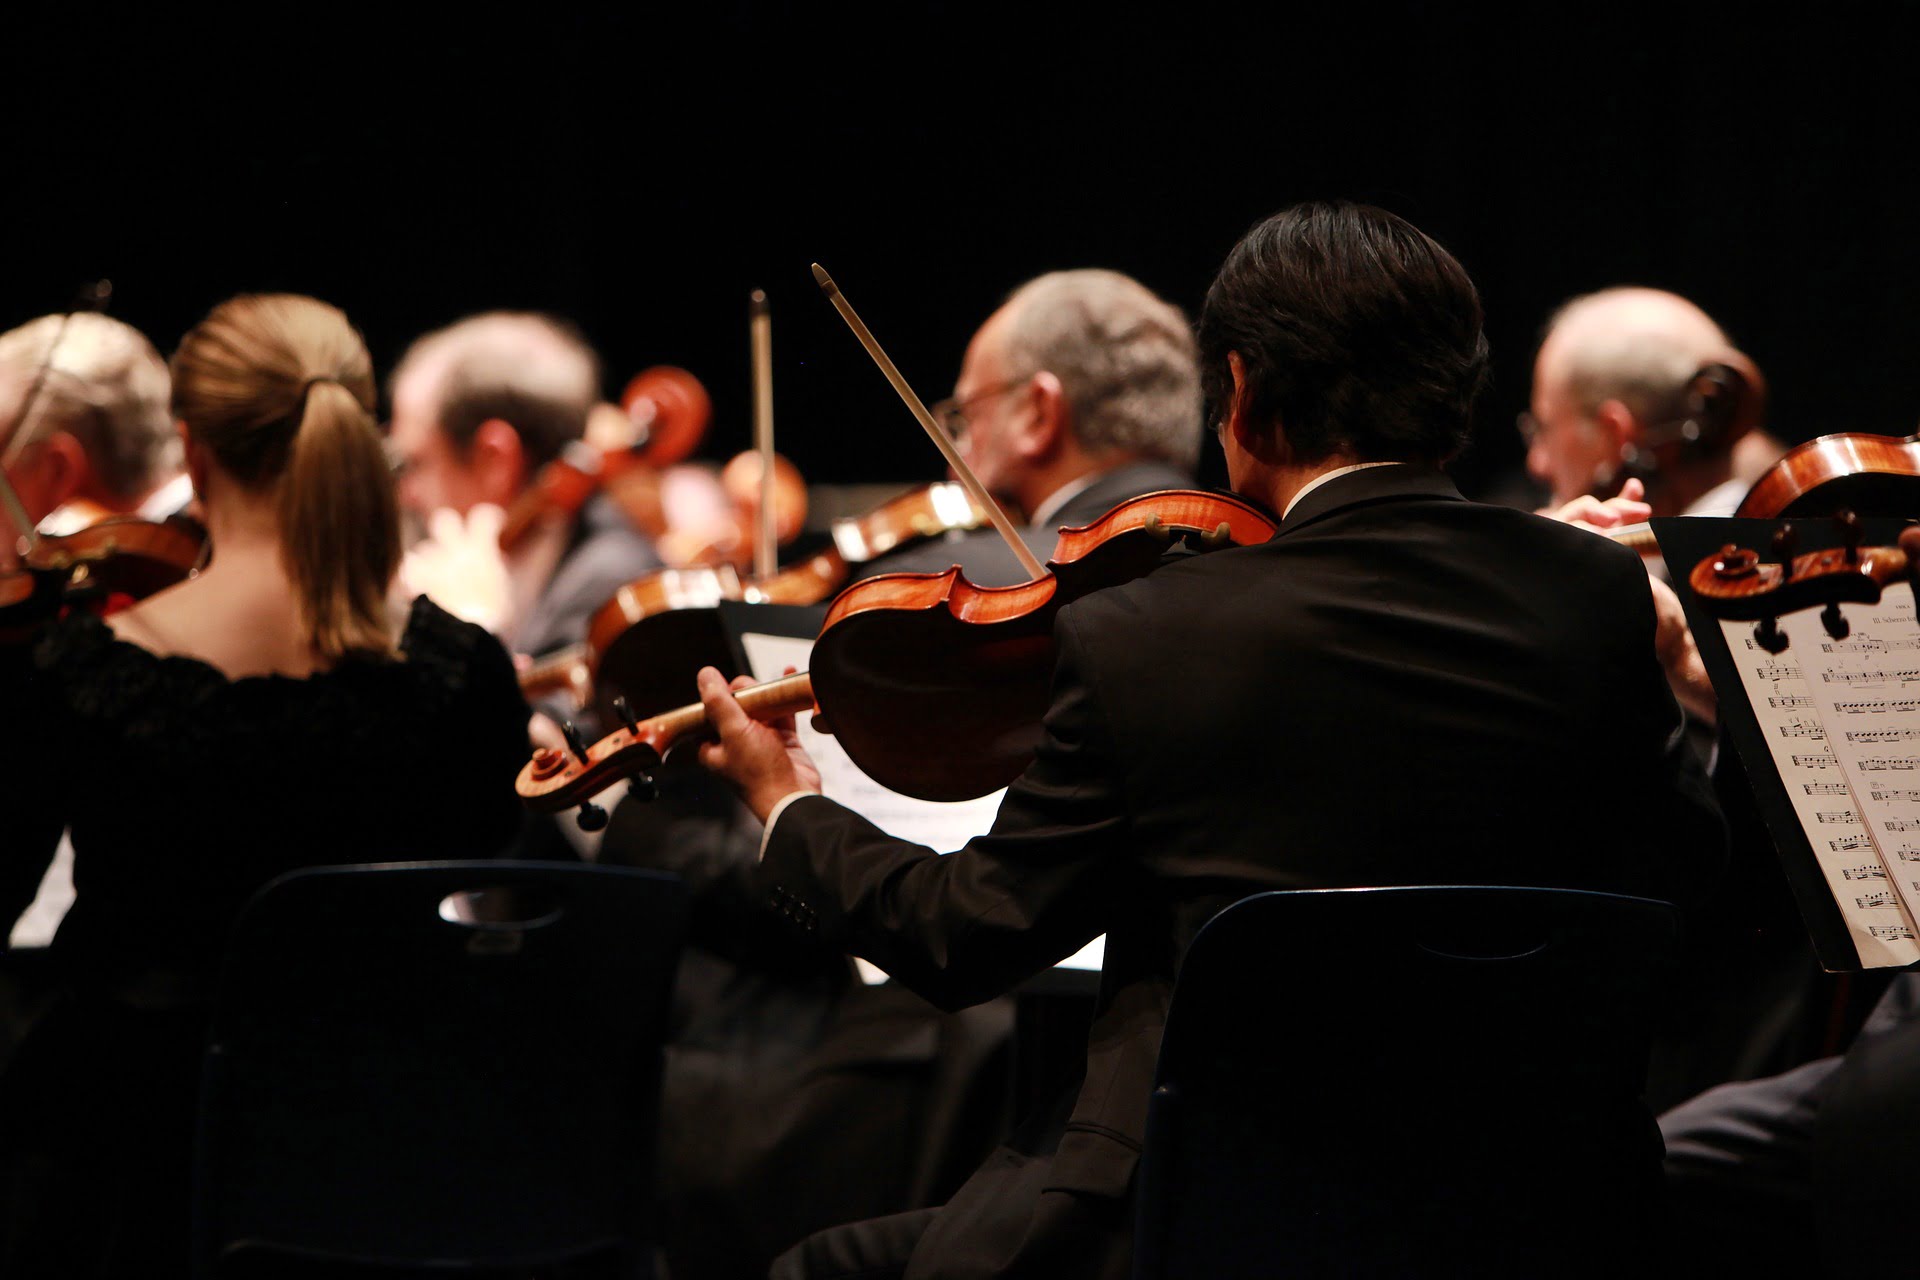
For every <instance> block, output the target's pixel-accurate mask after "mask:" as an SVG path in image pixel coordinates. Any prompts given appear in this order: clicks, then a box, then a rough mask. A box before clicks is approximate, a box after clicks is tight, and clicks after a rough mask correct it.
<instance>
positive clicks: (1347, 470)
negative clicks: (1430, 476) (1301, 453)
mask: <svg viewBox="0 0 1920 1280" xmlns="http://www.w3.org/2000/svg"><path fill="white" fill-rule="evenodd" d="M1406 465H1407V464H1406V463H1404V462H1356V463H1354V464H1353V465H1352V466H1350V467H1335V468H1334V469H1333V470H1331V471H1326V472H1322V473H1321V474H1319V475H1317V476H1315V477H1314V478H1313V479H1311V480H1309V481H1307V482H1306V483H1305V484H1303V485H1301V486H1300V491H1299V492H1298V493H1295V494H1294V495H1293V498H1292V499H1291V500H1290V501H1289V502H1288V503H1287V509H1286V510H1285V511H1282V512H1281V513H1280V518H1281V519H1282V520H1285V519H1286V518H1287V517H1288V516H1290V515H1292V514H1293V509H1294V508H1295V507H1297V506H1299V505H1300V499H1302V498H1304V497H1306V496H1307V495H1308V494H1310V493H1312V492H1313V491H1314V490H1315V489H1318V488H1319V487H1320V486H1321V485H1323V484H1325V483H1326V482H1327V481H1329V480H1338V479H1339V478H1340V477H1341V476H1344V475H1350V474H1352V473H1353V472H1355V471H1365V470H1366V469H1367V468H1368V467H1404V466H1406Z"/></svg>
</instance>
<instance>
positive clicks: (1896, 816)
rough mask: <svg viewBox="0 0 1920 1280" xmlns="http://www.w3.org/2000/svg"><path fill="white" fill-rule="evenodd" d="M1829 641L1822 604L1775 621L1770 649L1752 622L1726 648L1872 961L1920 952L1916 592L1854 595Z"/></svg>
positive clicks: (1733, 629)
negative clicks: (1859, 598)
mask: <svg viewBox="0 0 1920 1280" xmlns="http://www.w3.org/2000/svg"><path fill="white" fill-rule="evenodd" d="M1841 611H1842V613H1843V615H1844V616H1845V617H1846V619H1847V621H1848V623H1849V624H1850V626H1851V632H1850V634H1849V635H1848V636H1847V638H1846V639H1844V640H1835V639H1833V638H1832V637H1831V636H1829V635H1828V634H1827V632H1826V628H1825V627H1824V626H1822V625H1821V622H1820V615H1819V611H1818V610H1811V609H1809V610H1804V611H1801V612H1798V613H1792V614H1788V615H1787V616H1785V617H1783V618H1781V619H1780V630H1781V632H1782V633H1784V634H1785V635H1786V637H1787V640H1788V647H1787V649H1786V651H1785V652H1783V653H1781V654H1779V655H1774V654H1770V653H1768V652H1767V651H1766V650H1765V649H1763V648H1761V647H1760V645H1759V643H1758V642H1757V641H1755V640H1754V638H1753V635H1754V624H1753V623H1751V622H1722V623H1721V626H1722V628H1723V629H1724V631H1725V634H1726V639H1727V646H1728V648H1729V649H1731V650H1732V652H1733V659H1734V665H1735V666H1736V667H1737V668H1738V669H1739V671H1740V679H1741V682H1742V684H1743V685H1744V687H1745V690H1746V693H1747V697H1748V700H1749V701H1750V702H1751V703H1752V704H1753V710H1754V714H1755V716H1756V717H1757V718H1758V719H1759V721H1760V730H1761V733H1762V734H1763V736H1764V737H1765V738H1766V741H1767V747H1768V750H1769V751H1770V752H1771V753H1772V755H1773V762H1774V766H1775V767H1776V768H1777V769H1778V770H1779V772H1780V780H1781V782H1782V783H1784V784H1785V786H1786V788H1787V795H1788V797H1789V798H1790V799H1791V800H1792V802H1793V808H1794V813H1795V814H1796V815H1797V816H1798V817H1799V819H1800V823H1801V826H1802V827H1804V828H1805V830H1806V833H1807V839H1808V842H1809V843H1810V844H1811V845H1812V846H1813V853H1814V857H1815V859H1816V860H1817V861H1818V863H1819V865H1820V870H1821V871H1822V873H1823V874H1824V875H1825V876H1826V880H1827V887H1828V889H1829V890H1830V891H1831V892H1832V894H1833V899H1834V901H1835V902H1836V903H1838V904H1839V907H1840V914H1841V917H1842V918H1843V919H1844V920H1845V921H1846V924H1847V929H1848V932H1849V934H1850V935H1851V937H1852V939H1853V944H1854V947H1855V949H1856V950H1857V951H1858V952H1859V954H1860V960H1861V963H1862V964H1864V965H1867V966H1868V967H1876V968H1877V967H1884V966H1889V965H1905V964H1912V963H1914V962H1916V961H1920V938H1917V937H1916V931H1915V928H1914V920H1915V918H1916V908H1917V907H1920V621H1917V620H1916V616H1915V611H1914V599H1913V591H1912V589H1911V588H1910V587H1908V586H1907V585H1905V584H1899V585H1895V586H1892V587H1889V588H1887V590H1886V592H1885V594H1884V595H1883V596H1882V598H1881V602H1880V603H1879V604H1877V605H1856V604H1849V605H1843V606H1841Z"/></svg>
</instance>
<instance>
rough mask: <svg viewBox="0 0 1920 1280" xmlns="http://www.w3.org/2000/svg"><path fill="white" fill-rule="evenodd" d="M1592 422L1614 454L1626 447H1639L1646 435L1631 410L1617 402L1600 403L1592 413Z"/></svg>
mask: <svg viewBox="0 0 1920 1280" xmlns="http://www.w3.org/2000/svg"><path fill="white" fill-rule="evenodd" d="M1593 420H1594V422H1595V423H1597V424H1598V425H1599V427H1600V432H1601V434H1602V435H1603V436H1605V437H1606V440H1607V443H1608V444H1609V445H1611V446H1612V448H1613V449H1614V451H1615V452H1618V451H1619V450H1621V449H1624V448H1625V447H1626V446H1628V445H1636V446H1637V445H1639V444H1640V442H1641V440H1642V438H1643V437H1644V436H1645V435H1646V431H1645V429H1644V428H1643V427H1642V426H1641V424H1640V419H1639V418H1637V417H1635V416H1634V413H1633V410H1631V409H1629V408H1627V406H1626V405H1625V403H1623V402H1622V401H1619V400H1607V401H1604V402H1602V404H1601V405H1600V407H1599V408H1598V409H1595V410H1594V411H1593Z"/></svg>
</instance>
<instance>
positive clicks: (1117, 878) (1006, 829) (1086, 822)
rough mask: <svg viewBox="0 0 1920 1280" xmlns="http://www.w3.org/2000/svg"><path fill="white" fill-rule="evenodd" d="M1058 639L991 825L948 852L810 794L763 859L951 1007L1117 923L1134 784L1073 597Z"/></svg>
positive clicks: (898, 974) (828, 920) (829, 926)
mask: <svg viewBox="0 0 1920 1280" xmlns="http://www.w3.org/2000/svg"><path fill="white" fill-rule="evenodd" d="M1055 639H1056V642H1057V651H1058V659H1057V665H1056V667H1055V669H1054V683H1053V697H1052V704H1051V707H1050V709H1049V710H1048V712H1047V717H1046V722H1045V725H1044V727H1043V734H1042V739H1041V743H1040V746H1039V750H1038V752H1037V753H1036V755H1035V757H1034V760H1033V763H1032V764H1031V765H1029V766H1028V767H1027V770H1026V772H1025V773H1023V774H1022V775H1021V776H1020V778H1019V779H1018V780H1017V781H1015V782H1014V784H1013V785H1012V786H1011V787H1010V788H1008V790H1007V795H1006V799H1005V800H1003V801H1002V802H1001V805H1000V812H999V814H998V816H997V817H996V818H995V819H994V824H993V829H992V831H991V832H990V833H989V834H987V835H984V836H981V837H979V838H977V839H975V840H973V841H972V842H970V843H969V844H968V845H967V846H966V847H965V848H964V849H961V850H959V851H958V852H956V853H949V854H945V855H942V854H939V853H937V852H935V851H934V850H932V849H928V848H926V847H924V846H921V845H916V844H912V843H910V842H908V841H905V840H899V839H895V838H894V837H892V836H889V835H887V834H886V833H885V832H883V831H881V830H880V829H879V828H878V827H875V826H874V825H873V824H872V823H870V822H868V821H866V820H865V819H864V818H862V817H860V816H859V815H858V814H855V813H853V812H852V811H850V810H848V809H846V808H843V807H842V806H840V805H838V804H836V803H835V802H833V801H831V800H828V799H826V798H825V797H817V796H809V797H805V798H802V799H801V800H798V801H796V802H795V803H793V804H791V805H789V806H788V807H787V809H786V811H785V812H784V813H782V814H781V815H780V818H779V821H778V822H776V823H775V824H774V828H773V832H772V835H771V837H770V838H769V840H768V844H767V852H766V857H765V859H764V860H763V861H762V863H761V868H760V875H761V881H762V883H763V884H764V885H766V886H767V888H768V891H769V896H770V897H771V899H772V902H773V906H774V909H775V910H776V911H779V912H781V913H782V914H784V915H786V916H787V917H788V918H790V919H792V920H793V921H794V922H795V923H796V924H798V925H799V926H800V927H801V928H802V929H804V930H806V931H807V932H809V933H814V934H817V935H819V936H821V937H822V938H823V939H825V940H829V941H834V942H837V943H839V944H840V945H843V946H845V947H846V948H847V949H848V950H850V951H852V952H853V953H854V954H855V955H859V956H864V957H866V958H867V959H869V960H871V961H873V962H874V963H875V964H877V965H879V966H880V967H881V968H883V969H885V970H886V971H887V972H888V973H889V974H891V975H892V976H893V977H894V978H895V979H897V980H898V981H900V982H902V983H904V984H905V985H906V986H907V987H909V988H911V989H912V990H914V991H916V992H918V993H919V994H920V995H922V996H924V997H925V998H927V999H928V1000H931V1001H932V1002H934V1003H935V1004H938V1005H940V1006H942V1007H944V1008H949V1009H957V1008H962V1007H964V1006H966V1005H969V1004H975V1003H978V1002H979V1001H981V1000H985V999H987V998H989V997H991V996H994V995H997V994H999V993H1000V992H1003V991H1005V990H1007V989H1008V988H1009V987H1011V986H1013V985H1014V984H1015V983H1017V982H1019V981H1020V980H1021V979H1022V978H1025V977H1027V976H1029V975H1031V974H1033V973H1037V972H1039V971H1040V970H1042V969H1045V968H1047V967H1048V966H1049V965H1052V964H1053V963H1054V962H1056V961H1058V960H1061V959H1064V958H1065V957H1067V956H1069V955H1071V954H1073V953H1074V952H1075V951H1077V950H1079V949H1080V948H1081V947H1083V946H1085V945H1086V944H1087V943H1088V942H1090V941H1092V940H1093V939H1094V938H1096V937H1098V936H1099V935H1100V934H1101V933H1102V932H1104V931H1105V929H1106V927H1107V921H1108V920H1109V918H1110V912H1109V910H1108V907H1109V904H1110V903H1112V902H1113V901H1114V900H1115V897H1116V893H1117V890H1118V886H1119V884H1120V882H1121V880H1122V878H1123V876H1124V875H1125V873H1126V866H1127V859H1126V856H1125V854H1126V850H1127V831H1128V824H1127V816H1126V812H1125V803H1124V790H1123V787H1122V784H1121V778H1120V773H1119V768H1118V765H1117V763H1116V760H1115V757H1114V753H1113V745H1112V742H1111V739H1110V737H1109V735H1108V733H1107V728H1106V725H1105V724H1104V723H1103V721H1102V718H1101V713H1100V706H1099V699H1098V697H1097V694H1096V691H1095V689H1094V687H1093V684H1092V680H1091V676H1090V673H1089V672H1088V670H1087V666H1086V661H1085V649H1084V647H1083V645H1082V644H1081V643H1080V640H1079V637H1078V634H1077V632H1076V631H1075V629H1074V626H1073V623H1072V621H1071V610H1066V611H1063V612H1062V613H1061V615H1060V619H1059V621H1058V623H1057V624H1056V626H1055Z"/></svg>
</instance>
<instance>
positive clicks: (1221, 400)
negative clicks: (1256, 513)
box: [1199, 202, 1488, 463]
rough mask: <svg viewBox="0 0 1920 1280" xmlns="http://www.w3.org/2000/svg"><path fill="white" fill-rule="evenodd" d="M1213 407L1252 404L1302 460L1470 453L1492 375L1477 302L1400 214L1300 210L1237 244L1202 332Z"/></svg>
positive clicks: (1321, 206) (1462, 277)
mask: <svg viewBox="0 0 1920 1280" xmlns="http://www.w3.org/2000/svg"><path fill="white" fill-rule="evenodd" d="M1199 342H1200V369H1201V379H1202V383H1203V386H1204V388H1205V390H1206V394H1207V403H1208V406H1209V411H1210V412H1211V413H1212V414H1213V416H1214V418H1215V419H1216V420H1219V419H1221V418H1224V417H1225V415H1226V411H1227V408H1228V406H1229V405H1230V404H1231V403H1232V400H1233V394H1234V388H1233V375H1232V373H1231V372H1230V366H1229V362H1228V359H1227V357H1228V355H1229V354H1230V353H1237V354H1238V355H1239V357H1240V360H1241V362H1242V365H1243V367H1244V369H1245V371H1246V373H1245V377H1246V384H1247V385H1246V388H1245V393H1244V394H1245V395H1246V397H1247V398H1246V401H1245V404H1246V408H1247V410H1248V413H1249V417H1250V420H1251V421H1252V422H1253V423H1254V424H1255V425H1256V426H1257V427H1260V428H1263V429H1268V430H1271V429H1273V428H1274V427H1277V428H1278V429H1279V431H1280V432H1281V434H1282V435H1284V437H1285V440H1286V443H1287V447H1288V449H1289V450H1290V452H1291V453H1292V455H1293V457H1294V459H1295V460H1296V461H1298V462H1303V463H1313V462H1318V461H1321V460H1322V459H1325V458H1327V457H1329V456H1331V455H1333V454H1336V453H1350V454H1352V455H1353V456H1355V457H1358V458H1361V459H1364V460H1368V461H1382V462H1384V461H1408V462H1414V461H1418V462H1441V461H1445V460H1446V459H1447V458H1449V457H1451V456H1452V455H1453V454H1455V453H1458V452H1459V451H1460V449H1461V448H1463V447H1464V446H1465V445H1466V442H1467V437H1468V434H1469V433H1470V432H1471V430H1472V425H1473V406H1474V402H1475V401H1476V400H1477V399H1478V397H1479V394H1480V391H1481V389H1482V387H1483V386H1484V385H1485V383H1486V379H1487V363H1488V355H1487V339H1486V335H1485V334H1484V333H1483V332H1482V331H1481V310H1480V297H1479V294H1478V293H1476V292H1475V290H1474V287H1473V281H1472V280H1470V279H1468V278H1467V273H1466V270H1465V269H1464V268H1463V267H1462V266H1461V265H1460V264H1459V263H1458V262H1457V261H1455V260H1454V258H1453V255H1451V254H1449V253H1448V252H1447V251H1446V250H1445V249H1443V248H1441V247H1440V245H1439V244H1437V243H1435V242H1434V241H1433V240H1432V239H1430V238H1429V237H1428V236H1427V235H1425V234H1424V233H1422V232H1421V231H1420V230H1419V229H1418V228H1416V227H1414V226H1413V225H1412V224H1411V223H1409V222H1407V221H1406V220H1405V219H1402V218H1399V217H1396V216H1395V215H1393V214H1391V213H1388V212H1386V211H1385V210H1383V209H1376V208H1373V207H1371V206H1368V205H1357V204H1348V203H1345V202H1327V203H1318V202H1316V203H1310V204H1300V205H1295V206H1294V207H1292V208H1290V209H1286V210H1283V211H1282V212H1280V213H1277V214H1275V215H1274V216H1272V217H1271V218H1268V219H1267V220H1266V221H1265V222H1262V223H1260V224H1259V225H1258V226H1256V227H1254V228H1253V230H1251V231H1249V232H1247V234H1246V235H1245V236H1244V237H1243V238H1242V239H1241V241H1240V243H1239V244H1237V245H1235V246H1234V248H1233V252H1232V253H1230V254H1228V255H1227V260H1226V262H1225V264H1223V265H1222V266H1221V268H1220V273H1219V274H1218V275H1217V276H1215V277H1214V281H1213V286H1212V287H1211V288H1210V289H1208V291H1207V301H1206V305H1205V306H1204V307H1203V308H1202V310H1201V312H1200V324H1199Z"/></svg>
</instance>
